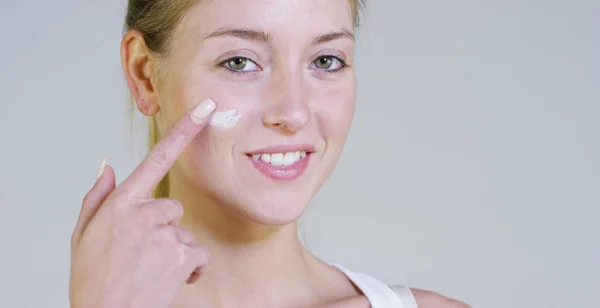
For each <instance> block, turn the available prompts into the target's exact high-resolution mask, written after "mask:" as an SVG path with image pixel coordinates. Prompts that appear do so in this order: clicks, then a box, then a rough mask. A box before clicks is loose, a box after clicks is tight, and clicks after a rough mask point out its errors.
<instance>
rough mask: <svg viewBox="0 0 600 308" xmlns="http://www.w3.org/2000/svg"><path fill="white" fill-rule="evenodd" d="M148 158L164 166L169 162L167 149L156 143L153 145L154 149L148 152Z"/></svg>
mask: <svg viewBox="0 0 600 308" xmlns="http://www.w3.org/2000/svg"><path fill="white" fill-rule="evenodd" d="M148 158H149V159H150V161H152V162H153V163H154V164H156V165H158V166H166V165H167V164H168V162H169V154H168V151H167V149H166V148H165V147H164V146H162V145H160V144H157V145H156V146H155V148H154V151H151V152H150V155H149V156H148Z"/></svg>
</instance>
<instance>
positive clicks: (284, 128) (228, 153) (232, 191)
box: [157, 0, 356, 225]
mask: <svg viewBox="0 0 600 308" xmlns="http://www.w3.org/2000/svg"><path fill="white" fill-rule="evenodd" d="M352 33H353V19H352V13H351V7H350V3H349V1H348V0H329V1H322V0H220V1H202V2H201V3H200V4H198V5H197V6H195V7H194V8H192V9H191V11H189V13H188V15H187V16H186V17H185V18H184V20H183V21H182V22H181V25H180V27H179V29H178V30H177V31H176V33H175V34H174V35H173V38H172V41H171V46H170V52H169V55H168V57H167V58H166V59H165V60H164V61H165V62H164V63H163V65H164V67H165V74H164V78H163V80H162V82H161V85H160V88H158V89H157V91H158V100H159V102H158V103H159V104H160V106H161V111H160V113H159V114H158V115H157V121H158V123H159V126H160V127H161V129H162V130H163V132H164V130H165V129H166V128H168V127H171V126H172V125H173V124H174V123H175V122H176V121H177V120H178V119H179V117H181V115H182V114H183V113H184V112H185V111H186V110H189V109H190V108H192V107H194V106H195V105H197V104H198V103H199V102H200V101H201V100H203V99H204V98H206V97H210V98H212V99H213V100H214V101H215V102H216V105H217V110H216V111H217V112H223V113H219V116H217V117H218V118H213V120H217V122H218V120H219V119H220V120H223V118H226V119H229V120H230V121H229V122H228V123H227V124H229V126H227V127H223V126H218V125H210V126H207V127H206V129H204V130H203V131H202V132H201V133H200V134H199V135H198V137H197V138H196V139H195V140H194V141H193V142H192V144H191V145H190V146H189V148H188V149H187V150H186V152H185V153H184V154H183V155H182V156H181V158H180V159H179V161H178V163H177V165H176V166H175V167H174V169H173V170H172V176H174V177H178V179H180V180H182V181H185V183H186V186H188V187H191V188H193V189H194V191H198V192H201V193H203V194H206V195H208V196H209V197H210V198H212V199H213V200H215V201H217V202H219V203H221V204H222V205H223V206H227V207H230V209H232V210H234V211H235V212H236V213H237V214H238V215H241V216H243V217H246V218H248V219H251V220H253V221H255V222H258V223H262V224H278V225H279V224H286V223H289V222H291V221H293V220H296V219H297V218H298V217H299V216H300V215H301V214H302V213H303V211H304V210H305V208H306V206H307V205H308V203H309V202H310V200H311V199H312V197H313V196H314V195H315V193H316V192H317V191H318V190H319V188H320V187H321V185H322V184H323V182H324V181H325V180H326V179H327V177H328V176H329V174H330V173H331V171H332V170H333V168H334V166H335V164H336V162H337V160H338V158H339V156H340V153H341V151H342V148H343V146H344V143H345V140H346V136H347V134H348V130H349V127H350V124H351V122H352V117H353V113H354V105H355V98H356V94H355V93H356V81H355V72H354V68H353V66H354V58H353V54H354V40H353V35H352ZM236 120H237V122H236ZM234 123H235V125H233V124H234ZM222 124H225V123H222ZM305 153H306V155H305Z"/></svg>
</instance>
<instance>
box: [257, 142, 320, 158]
mask: <svg viewBox="0 0 600 308" xmlns="http://www.w3.org/2000/svg"><path fill="white" fill-rule="evenodd" d="M298 151H306V152H307V153H312V152H314V151H315V147H314V146H312V145H310V144H289V145H278V146H271V147H266V148H262V149H256V150H253V151H250V152H248V153H247V154H248V155H254V154H273V153H289V152H298Z"/></svg>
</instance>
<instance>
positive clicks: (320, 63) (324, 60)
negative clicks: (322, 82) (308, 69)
mask: <svg viewBox="0 0 600 308" xmlns="http://www.w3.org/2000/svg"><path fill="white" fill-rule="evenodd" d="M332 65H333V57H331V56H323V57H319V58H318V59H317V60H315V66H316V67H317V68H319V69H324V70H327V69H330V68H331V66H332Z"/></svg>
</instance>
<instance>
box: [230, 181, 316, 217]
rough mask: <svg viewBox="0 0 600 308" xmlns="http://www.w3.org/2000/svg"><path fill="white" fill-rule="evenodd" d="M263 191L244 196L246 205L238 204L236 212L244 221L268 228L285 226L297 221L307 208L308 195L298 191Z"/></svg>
mask: <svg viewBox="0 0 600 308" xmlns="http://www.w3.org/2000/svg"><path fill="white" fill-rule="evenodd" d="M289 190H291V189H289ZM289 190H287V189H286V190H263V191H262V192H261V193H260V194H255V193H253V194H252V195H253V196H248V195H246V197H245V198H242V199H243V200H246V203H241V202H240V203H238V204H237V206H234V207H235V208H236V211H238V212H240V214H241V216H242V217H244V218H245V219H247V220H249V221H251V222H254V223H257V224H261V225H268V226H285V225H288V224H291V223H294V222H295V221H297V220H298V219H299V218H300V217H301V216H302V215H303V214H304V212H305V211H306V209H307V208H308V204H309V203H310V199H311V198H310V195H308V194H303V193H301V192H299V191H295V192H293V191H289Z"/></svg>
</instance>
